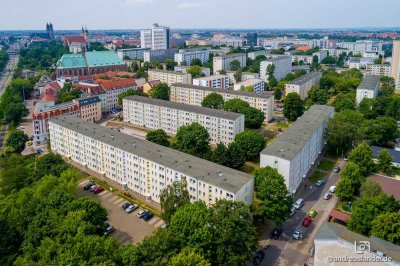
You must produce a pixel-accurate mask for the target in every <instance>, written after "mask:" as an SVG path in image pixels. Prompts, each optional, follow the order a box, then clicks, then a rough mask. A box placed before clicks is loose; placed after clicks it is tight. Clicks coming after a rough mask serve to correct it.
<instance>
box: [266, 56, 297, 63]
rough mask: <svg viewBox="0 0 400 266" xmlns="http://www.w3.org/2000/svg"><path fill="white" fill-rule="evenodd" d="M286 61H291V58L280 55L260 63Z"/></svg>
mask: <svg viewBox="0 0 400 266" xmlns="http://www.w3.org/2000/svg"><path fill="white" fill-rule="evenodd" d="M288 59H290V60H292V58H291V57H290V56H286V55H281V56H277V57H272V58H268V59H265V60H263V61H261V63H262V62H265V61H266V62H277V61H281V60H288Z"/></svg>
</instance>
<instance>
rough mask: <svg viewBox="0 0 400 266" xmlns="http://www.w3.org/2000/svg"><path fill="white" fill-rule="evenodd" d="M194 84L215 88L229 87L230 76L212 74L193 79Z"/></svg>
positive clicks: (225, 88)
mask: <svg viewBox="0 0 400 266" xmlns="http://www.w3.org/2000/svg"><path fill="white" fill-rule="evenodd" d="M193 85H196V86H203V87H210V88H215V89H224V90H228V89H229V78H228V76H226V75H212V76H208V77H201V78H196V79H193Z"/></svg>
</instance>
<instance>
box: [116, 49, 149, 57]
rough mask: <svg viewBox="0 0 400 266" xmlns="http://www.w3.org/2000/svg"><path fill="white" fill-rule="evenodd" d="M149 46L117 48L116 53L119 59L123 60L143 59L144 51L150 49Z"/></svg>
mask: <svg viewBox="0 0 400 266" xmlns="http://www.w3.org/2000/svg"><path fill="white" fill-rule="evenodd" d="M150 49H151V48H129V49H119V50H118V51H117V55H118V57H119V59H121V60H123V59H125V58H129V59H134V60H143V59H144V52H146V51H150Z"/></svg>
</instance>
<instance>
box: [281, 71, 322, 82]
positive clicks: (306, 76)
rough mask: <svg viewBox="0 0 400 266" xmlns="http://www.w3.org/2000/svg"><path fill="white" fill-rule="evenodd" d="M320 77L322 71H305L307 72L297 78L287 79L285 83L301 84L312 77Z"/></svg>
mask: <svg viewBox="0 0 400 266" xmlns="http://www.w3.org/2000/svg"><path fill="white" fill-rule="evenodd" d="M321 77H322V73H321V72H310V73H307V74H305V75H303V76H300V77H298V78H297V79H294V80H292V81H289V82H287V83H286V84H291V85H303V84H305V83H307V82H309V81H310V80H312V79H315V78H321Z"/></svg>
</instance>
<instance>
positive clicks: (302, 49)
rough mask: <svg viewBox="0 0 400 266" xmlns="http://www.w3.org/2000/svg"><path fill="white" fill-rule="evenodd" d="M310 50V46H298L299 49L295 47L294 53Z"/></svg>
mask: <svg viewBox="0 0 400 266" xmlns="http://www.w3.org/2000/svg"><path fill="white" fill-rule="evenodd" d="M311 49H312V47H311V46H308V45H303V46H299V47H297V48H296V51H304V52H305V51H308V50H311Z"/></svg>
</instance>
